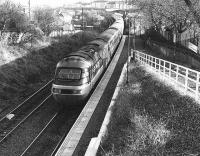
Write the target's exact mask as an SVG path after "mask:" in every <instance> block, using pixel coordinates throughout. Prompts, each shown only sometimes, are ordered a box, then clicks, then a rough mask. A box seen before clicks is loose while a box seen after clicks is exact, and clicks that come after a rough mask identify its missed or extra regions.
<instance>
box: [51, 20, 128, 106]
mask: <svg viewBox="0 0 200 156" xmlns="http://www.w3.org/2000/svg"><path fill="white" fill-rule="evenodd" d="M123 29H124V21H123V19H122V18H121V17H115V22H114V23H113V24H112V25H111V26H110V27H109V28H108V29H107V30H105V31H104V32H103V33H101V34H100V35H99V37H98V38H96V39H95V40H93V41H92V42H89V43H88V44H87V45H85V46H83V47H82V48H80V49H79V50H78V51H76V52H72V53H70V54H69V55H68V56H67V57H66V58H64V59H62V60H61V61H59V62H58V64H57V66H56V71H55V76H54V81H53V84H52V94H53V97H54V99H55V100H56V101H57V102H58V103H59V104H60V105H64V106H66V105H69V104H73V105H79V103H80V102H81V101H84V100H85V99H86V98H87V96H88V94H89V93H90V91H91V89H92V88H93V87H94V85H95V83H96V82H97V80H98V79H99V77H100V75H101V74H102V72H103V71H104V70H105V69H106V67H107V65H108V63H109V61H110V60H111V57H112V56H113V54H114V51H115V49H116V47H117V45H118V44H119V42H120V39H121V37H122V35H123Z"/></svg>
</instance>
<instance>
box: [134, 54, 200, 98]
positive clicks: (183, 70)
mask: <svg viewBox="0 0 200 156" xmlns="http://www.w3.org/2000/svg"><path fill="white" fill-rule="evenodd" d="M132 52H134V53H135V60H136V61H138V62H139V63H140V64H142V65H146V66H148V67H150V68H151V69H154V70H156V71H157V72H159V73H160V74H161V75H163V76H165V77H168V78H169V79H170V80H172V81H173V82H175V84H176V86H177V87H181V88H183V90H182V91H183V92H184V93H185V94H189V95H192V96H193V97H195V99H196V100H199V96H200V83H199V78H200V72H198V71H195V70H192V69H190V68H187V67H184V66H181V65H178V64H175V63H172V62H169V61H166V60H163V59H160V58H157V57H154V56H151V55H148V54H145V53H142V52H139V51H136V50H134V51H133V50H132Z"/></svg>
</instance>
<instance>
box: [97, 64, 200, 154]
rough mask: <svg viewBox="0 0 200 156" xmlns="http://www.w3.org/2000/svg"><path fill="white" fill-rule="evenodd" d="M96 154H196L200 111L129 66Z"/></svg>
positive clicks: (190, 102) (198, 142) (171, 90)
mask: <svg viewBox="0 0 200 156" xmlns="http://www.w3.org/2000/svg"><path fill="white" fill-rule="evenodd" d="M129 74H130V75H129V80H130V81H129V84H128V85H127V84H124V85H123V87H122V88H121V89H120V92H119V95H118V97H117V100H116V104H115V106H114V107H113V114H112V117H111V121H110V124H109V126H108V137H107V140H106V141H105V142H104V143H103V144H102V145H101V147H100V148H99V151H98V155H99V156H100V155H103V156H117V155H120V156H122V155H125V156H129V155H130V156H140V155H141V156H144V155H153V156H159V155H167V156H180V155H198V154H200V108H199V105H198V104H197V103H196V102H195V101H194V100H192V99H191V98H189V97H188V96H182V95H180V94H179V93H177V92H176V91H174V90H173V89H172V88H171V87H170V86H166V85H165V84H163V83H162V82H161V81H159V80H157V79H156V78H155V77H153V76H152V75H151V74H149V73H148V72H147V71H145V70H144V69H143V68H141V67H140V66H137V64H134V63H133V64H131V66H130V72H129Z"/></svg>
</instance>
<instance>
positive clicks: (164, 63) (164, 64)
mask: <svg viewBox="0 0 200 156" xmlns="http://www.w3.org/2000/svg"><path fill="white" fill-rule="evenodd" d="M163 72H164V76H165V77H166V75H165V60H163Z"/></svg>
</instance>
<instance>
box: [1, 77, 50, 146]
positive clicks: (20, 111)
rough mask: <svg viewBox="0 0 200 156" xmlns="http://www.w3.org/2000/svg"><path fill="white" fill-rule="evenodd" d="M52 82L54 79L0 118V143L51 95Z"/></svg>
mask: <svg viewBox="0 0 200 156" xmlns="http://www.w3.org/2000/svg"><path fill="white" fill-rule="evenodd" d="M51 84H52V81H49V82H48V83H47V84H46V85H45V86H43V87H42V88H41V89H39V90H38V91H37V92H35V93H34V94H33V95H31V96H30V97H29V98H28V99H26V100H25V101H24V102H23V103H21V104H20V105H18V106H17V107H16V108H14V109H13V110H11V111H10V112H9V113H7V114H6V115H4V116H3V117H1V118H0V143H1V142H2V141H3V140H4V139H5V138H6V137H7V136H8V135H9V134H10V133H11V132H12V131H13V130H14V129H16V128H17V127H18V126H19V125H20V123H21V122H23V121H24V120H25V119H26V118H27V117H28V116H30V115H31V114H32V113H33V112H34V111H35V110H36V109H37V108H39V107H40V105H41V104H42V102H43V101H44V100H45V99H46V98H47V97H48V96H50V94H51V93H50V91H49V90H50V87H51Z"/></svg>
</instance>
